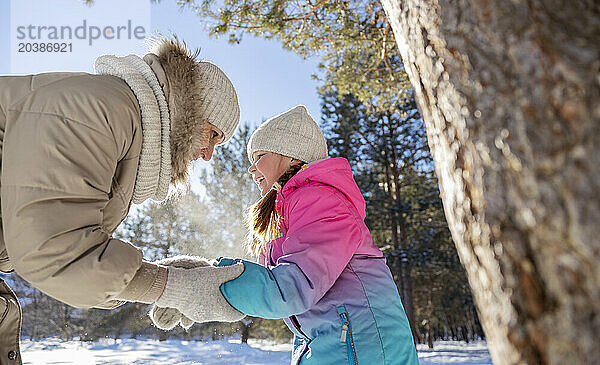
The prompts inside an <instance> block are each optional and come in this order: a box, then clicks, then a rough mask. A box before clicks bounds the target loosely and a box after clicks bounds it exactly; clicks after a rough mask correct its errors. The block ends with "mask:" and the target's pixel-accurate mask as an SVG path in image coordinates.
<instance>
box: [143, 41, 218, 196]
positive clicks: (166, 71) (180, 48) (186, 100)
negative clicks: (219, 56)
mask: <svg viewBox="0 0 600 365" xmlns="http://www.w3.org/2000/svg"><path fill="white" fill-rule="evenodd" d="M197 56H198V54H197V52H196V53H192V52H191V51H190V50H189V49H187V47H186V46H185V44H183V43H182V42H180V41H179V40H177V39H174V38H173V39H167V38H161V39H159V40H157V41H156V42H155V44H154V51H153V53H150V54H148V55H146V56H144V60H145V61H146V62H147V63H148V64H149V65H150V67H151V68H152V70H153V71H154V73H155V74H156V76H157V78H158V80H159V83H160V84H161V86H162V87H163V91H164V93H165V96H166V98H167V103H168V106H169V114H170V119H171V133H170V150H171V185H175V186H178V185H180V186H181V185H187V181H188V175H189V170H190V166H191V162H192V159H193V152H194V151H193V149H192V147H193V143H192V141H193V138H194V136H196V135H199V134H200V133H201V131H202V130H203V129H204V128H205V127H206V126H207V125H206V121H205V120H203V119H201V118H200V115H199V111H200V106H201V104H200V102H201V100H200V98H199V95H198V92H197V90H199V85H200V77H199V74H198V72H197V63H196V57H197Z"/></svg>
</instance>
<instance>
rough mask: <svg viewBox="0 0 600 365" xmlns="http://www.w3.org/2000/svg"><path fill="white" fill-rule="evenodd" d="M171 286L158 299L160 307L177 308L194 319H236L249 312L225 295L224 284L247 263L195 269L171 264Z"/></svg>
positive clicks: (227, 320)
mask: <svg viewBox="0 0 600 365" xmlns="http://www.w3.org/2000/svg"><path fill="white" fill-rule="evenodd" d="M168 269H169V274H168V276H167V285H166V287H165V290H164V291H163V293H162V295H161V296H160V298H158V300H157V301H156V305H158V306H159V307H169V308H176V309H178V310H179V311H180V312H181V313H183V315H184V316H186V317H188V318H189V319H191V320H192V321H194V322H198V323H202V322H211V321H219V322H236V321H239V320H240V319H242V318H244V317H245V315H244V314H243V313H241V312H239V311H238V310H236V309H235V308H233V307H232V306H231V305H230V304H229V303H228V302H227V300H226V299H225V297H223V294H221V290H220V289H219V287H220V286H221V284H223V283H225V282H228V281H230V280H233V279H235V278H237V277H238V276H240V275H241V274H242V272H243V271H244V264H242V263H239V264H235V265H231V266H221V267H216V266H205V267H197V268H193V269H182V268H177V267H172V266H171V267H169V268H168Z"/></svg>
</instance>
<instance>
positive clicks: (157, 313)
mask: <svg viewBox="0 0 600 365" xmlns="http://www.w3.org/2000/svg"><path fill="white" fill-rule="evenodd" d="M155 263H156V264H159V265H163V266H174V267H180V268H185V269H191V268H194V267H202V266H211V264H212V262H211V261H209V260H207V259H205V258H203V257H198V256H184V255H181V256H174V257H169V258H166V259H162V260H159V261H156V262H155ZM148 315H149V316H150V319H151V320H152V323H154V325H155V326H156V327H158V328H160V329H162V330H165V331H168V330H172V329H173V328H175V327H176V326H177V325H178V324H179V325H181V327H183V328H185V329H186V330H187V329H189V328H190V327H192V325H193V324H194V321H192V320H191V319H189V318H188V317H186V316H184V315H183V313H181V312H180V311H179V310H178V309H175V308H163V307H159V306H157V305H156V304H154V305H153V306H152V309H151V310H150V313H149V314H148Z"/></svg>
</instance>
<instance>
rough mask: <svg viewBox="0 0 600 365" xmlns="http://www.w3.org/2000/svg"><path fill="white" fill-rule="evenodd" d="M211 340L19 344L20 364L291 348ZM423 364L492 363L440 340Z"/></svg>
mask: <svg viewBox="0 0 600 365" xmlns="http://www.w3.org/2000/svg"><path fill="white" fill-rule="evenodd" d="M248 342H249V343H248V344H242V343H241V342H240V341H239V340H222V341H209V342H196V341H182V340H167V341H163V342H159V341H158V340H143V339H135V340H134V339H124V340H117V341H114V340H108V339H104V340H101V341H99V342H80V341H68V342H65V341H61V340H58V339H45V340H43V341H41V342H32V341H29V340H23V341H22V344H21V351H22V356H23V363H24V364H35V365H38V364H73V365H75V364H77V365H88V364H94V365H96V364H111V365H112V364H115V365H117V364H126V365H129V364H165V365H167V364H179V365H189V364H196V365H213V364H227V365H234V364H239V365H263V364H265V365H266V364H269V365H273V364H282V365H283V364H286V365H287V364H289V361H290V349H291V344H273V343H272V342H267V341H260V340H249V341H248ZM418 352H419V363H420V364H421V365H434V364H436V365H437V364H460V365H475V364H477V365H480V364H486V365H491V364H492V361H491V359H490V355H489V353H488V350H487V346H486V343H485V342H473V343H469V344H465V343H464V342H459V341H439V342H435V343H434V349H433V350H430V349H428V348H427V346H426V345H419V346H418Z"/></svg>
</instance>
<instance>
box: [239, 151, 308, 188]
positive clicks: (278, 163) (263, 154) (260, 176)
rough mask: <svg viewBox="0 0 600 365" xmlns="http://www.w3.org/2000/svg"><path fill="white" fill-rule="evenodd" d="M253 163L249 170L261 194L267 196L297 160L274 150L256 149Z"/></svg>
mask: <svg viewBox="0 0 600 365" xmlns="http://www.w3.org/2000/svg"><path fill="white" fill-rule="evenodd" d="M252 161H254V162H253V163H252V165H250V167H249V168H248V172H249V173H251V174H252V180H254V182H255V183H256V184H257V185H258V188H259V189H260V194H261V195H262V196H265V195H266V194H267V193H268V192H269V190H271V187H272V186H273V184H274V183H275V182H276V181H277V180H278V179H279V178H280V177H281V175H283V173H284V172H286V171H287V170H288V169H289V168H290V166H292V164H293V162H295V161H297V160H294V159H292V158H291V157H286V156H283V155H280V154H278V153H274V152H267V151H256V152H254V153H253V154H252Z"/></svg>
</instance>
